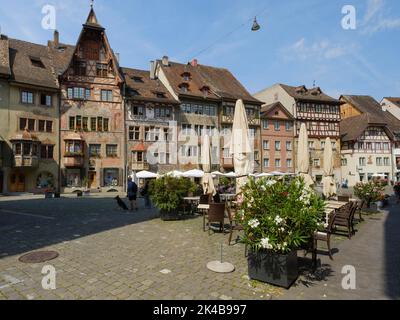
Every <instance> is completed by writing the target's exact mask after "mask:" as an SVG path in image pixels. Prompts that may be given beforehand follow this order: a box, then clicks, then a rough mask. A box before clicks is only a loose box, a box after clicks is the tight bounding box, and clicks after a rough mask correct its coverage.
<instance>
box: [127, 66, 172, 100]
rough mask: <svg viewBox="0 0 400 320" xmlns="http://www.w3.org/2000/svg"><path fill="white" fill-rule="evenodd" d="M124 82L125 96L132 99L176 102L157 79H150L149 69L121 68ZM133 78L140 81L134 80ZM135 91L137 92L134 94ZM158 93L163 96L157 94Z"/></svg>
mask: <svg viewBox="0 0 400 320" xmlns="http://www.w3.org/2000/svg"><path fill="white" fill-rule="evenodd" d="M121 71H122V73H123V75H124V78H125V83H126V96H127V97H128V98H131V99H134V100H143V101H153V102H163V103H174V104H177V103H178V101H176V100H175V99H174V98H173V97H172V95H171V93H170V92H169V91H168V90H167V88H165V86H164V85H163V84H162V82H161V81H160V80H159V79H154V80H152V79H150V71H145V70H138V69H131V68H121ZM135 78H137V79H138V80H139V79H140V80H141V81H142V82H137V81H135ZM136 93H137V94H136ZM158 93H161V94H163V95H164V97H165V98H160V97H158V96H157V94H158Z"/></svg>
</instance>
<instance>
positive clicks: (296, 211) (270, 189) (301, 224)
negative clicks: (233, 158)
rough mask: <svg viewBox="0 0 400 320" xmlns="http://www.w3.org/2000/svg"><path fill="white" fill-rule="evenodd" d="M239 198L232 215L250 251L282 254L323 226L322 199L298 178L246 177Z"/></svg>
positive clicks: (297, 245)
mask: <svg viewBox="0 0 400 320" xmlns="http://www.w3.org/2000/svg"><path fill="white" fill-rule="evenodd" d="M239 198H242V199H241V200H240V199H239V202H241V203H240V207H239V211H238V214H237V216H236V219H237V221H238V223H240V224H241V225H242V226H243V227H244V229H245V230H244V231H245V232H244V236H243V242H244V243H246V244H247V245H249V246H250V247H251V248H252V249H253V250H254V251H258V250H270V251H273V252H276V253H283V254H285V253H288V252H291V251H292V250H294V249H296V248H299V247H301V246H302V245H303V244H305V243H308V241H309V240H311V237H312V236H313V233H314V232H315V231H317V230H319V229H322V228H323V218H324V217H325V214H324V207H325V203H324V201H323V200H322V199H321V198H320V197H319V196H318V195H317V194H316V193H315V192H314V190H312V189H311V188H308V187H306V186H305V184H304V181H303V179H302V178H295V179H292V180H290V181H289V180H285V179H283V180H275V179H266V178H262V179H258V180H254V179H250V180H249V182H248V183H247V184H246V185H245V187H244V188H243V194H242V196H241V197H239Z"/></svg>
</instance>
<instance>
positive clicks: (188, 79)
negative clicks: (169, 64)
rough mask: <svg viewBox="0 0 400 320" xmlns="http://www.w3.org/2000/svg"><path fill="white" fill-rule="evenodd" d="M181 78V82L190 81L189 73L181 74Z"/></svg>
mask: <svg viewBox="0 0 400 320" xmlns="http://www.w3.org/2000/svg"><path fill="white" fill-rule="evenodd" d="M182 78H183V81H187V82H189V81H190V73H189V72H184V73H182Z"/></svg>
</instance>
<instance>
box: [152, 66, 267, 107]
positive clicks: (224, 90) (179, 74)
mask: <svg viewBox="0 0 400 320" xmlns="http://www.w3.org/2000/svg"><path fill="white" fill-rule="evenodd" d="M157 62H158V64H159V65H160V66H161V68H162V70H163V71H164V73H165V75H166V77H167V79H168V81H169V83H170V85H171V86H172V89H173V90H174V92H175V93H176V95H178V96H179V97H183V96H186V97H194V98H205V95H204V92H203V91H202V90H201V89H202V88H204V87H208V88H210V91H209V92H208V94H207V96H206V97H207V99H211V100H218V101H221V100H229V101H236V100H238V99H242V100H243V101H244V102H245V103H254V104H257V105H261V104H262V102H260V101H259V100H257V99H255V98H254V97H253V96H252V95H251V94H250V93H249V92H248V91H247V90H246V89H245V88H244V87H243V85H242V84H241V83H240V82H239V81H238V80H237V79H236V78H235V77H234V76H233V75H232V73H231V72H229V71H228V70H227V69H223V68H215V67H210V66H205V65H200V64H197V65H196V66H193V65H192V64H190V63H189V64H182V63H177V62H169V65H168V66H164V65H163V64H162V62H161V61H157ZM185 73H188V74H189V75H190V80H189V81H186V80H185V79H184V77H183V74H185ZM183 84H186V85H188V92H185V93H183V92H181V90H180V87H181V86H182V85H183Z"/></svg>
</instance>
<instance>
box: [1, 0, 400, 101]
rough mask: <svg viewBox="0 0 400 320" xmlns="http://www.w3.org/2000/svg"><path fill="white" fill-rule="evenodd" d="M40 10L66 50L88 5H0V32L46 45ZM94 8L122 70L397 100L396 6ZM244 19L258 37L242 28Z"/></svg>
mask: <svg viewBox="0 0 400 320" xmlns="http://www.w3.org/2000/svg"><path fill="white" fill-rule="evenodd" d="M45 4H51V5H54V6H55V8H56V10H57V11H56V12H57V29H58V30H59V32H60V39H61V41H62V42H64V43H69V44H75V43H76V40H77V37H78V35H79V32H80V30H81V27H82V23H83V22H84V21H85V19H86V17H87V15H88V12H89V7H90V1H89V0H31V1H22V0H14V1H9V0H7V1H5V0H0V26H1V31H2V33H5V34H7V35H8V36H9V37H12V38H18V39H22V40H26V41H32V42H37V43H42V44H45V43H47V40H48V39H51V38H52V31H51V30H44V29H42V27H41V20H42V18H43V15H42V13H41V10H42V7H43V6H44V5H45ZM347 4H351V5H353V6H354V7H355V8H356V17H357V29H356V30H344V29H343V28H342V27H341V20H342V18H343V16H344V15H343V14H342V7H343V6H344V5H347ZM95 10H96V14H97V17H98V19H99V21H100V23H101V24H102V25H103V26H104V27H105V28H106V31H107V35H108V38H109V40H110V42H111V45H112V47H113V49H114V51H115V52H118V53H120V56H121V65H122V66H126V67H134V68H140V69H148V67H149V61H150V60H153V59H157V58H161V57H162V56H163V55H168V56H169V57H170V59H171V60H175V61H179V62H188V61H189V60H191V59H192V58H194V57H196V58H197V59H198V60H199V63H201V64H208V65H213V66H219V67H225V68H228V69H229V70H231V71H232V72H233V73H234V74H235V76H236V77H237V78H238V79H239V80H240V81H241V82H242V83H243V84H244V85H245V86H246V87H247V89H248V90H249V91H250V92H251V93H255V92H257V91H260V90H261V89H263V88H265V87H268V86H270V85H272V84H274V83H277V82H280V83H286V84H290V85H301V84H305V85H306V86H307V87H310V86H312V84H313V81H314V80H315V81H316V84H317V85H318V86H320V87H321V88H322V90H324V91H325V92H327V93H328V94H330V95H332V96H335V97H338V96H339V95H340V94H342V93H346V94H368V95H372V96H373V97H375V98H376V99H378V100H380V99H381V98H382V97H383V96H400V63H399V53H400V41H399V39H400V37H399V35H400V1H398V0H345V1H342V0H329V1H326V0H302V1H299V0H282V1H275V0H214V1H213V0H203V1H191V0H168V1H165V0H164V1H161V0H146V1H141V0H134V1H128V0H113V1H106V0H96V1H95ZM254 15H257V19H258V21H259V23H260V25H261V27H262V28H261V30H260V31H258V32H251V31H250V28H251V25H252V18H253V17H254ZM213 43H215V45H214V46H212V47H209V46H210V45H211V44H213ZM206 48H208V49H207V50H205V51H204V52H202V53H201V54H199V55H197V53H199V52H200V51H203V50H204V49H206Z"/></svg>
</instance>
